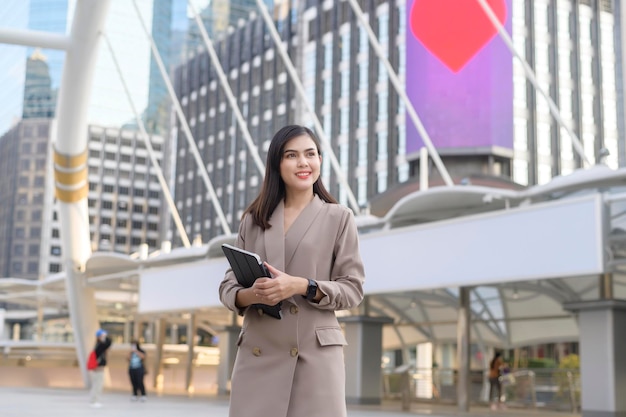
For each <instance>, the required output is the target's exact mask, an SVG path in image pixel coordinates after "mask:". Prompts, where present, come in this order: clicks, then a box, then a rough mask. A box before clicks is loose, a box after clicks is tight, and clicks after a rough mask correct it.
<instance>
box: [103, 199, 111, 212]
mask: <svg viewBox="0 0 626 417" xmlns="http://www.w3.org/2000/svg"><path fill="white" fill-rule="evenodd" d="M102 208H103V209H107V210H111V209H112V208H113V202H112V201H103V202H102Z"/></svg>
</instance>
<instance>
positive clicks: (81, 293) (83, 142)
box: [53, 0, 110, 385]
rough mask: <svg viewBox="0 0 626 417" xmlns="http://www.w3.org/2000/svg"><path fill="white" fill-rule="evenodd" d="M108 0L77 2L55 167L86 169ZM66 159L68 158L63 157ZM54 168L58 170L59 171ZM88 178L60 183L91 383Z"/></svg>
mask: <svg viewBox="0 0 626 417" xmlns="http://www.w3.org/2000/svg"><path fill="white" fill-rule="evenodd" d="M109 4H110V0H81V1H78V2H76V10H75V12H74V19H73V21H74V23H73V25H72V31H71V35H70V37H71V43H70V46H69V49H68V50H67V55H66V58H65V65H64V68H63V78H62V82H61V86H62V87H61V89H60V93H59V100H58V108H57V129H56V132H55V131H53V134H54V133H56V138H54V141H53V142H54V149H55V158H54V160H55V162H60V163H55V171H57V168H58V171H57V172H63V171H62V169H64V168H67V169H73V168H75V167H76V166H77V165H80V164H81V163H83V160H84V165H85V166H84V167H82V168H81V169H83V170H85V171H86V169H87V168H86V158H85V157H83V155H85V156H86V151H87V123H88V120H87V114H88V108H89V101H90V97H91V88H92V82H93V73H94V69H95V64H96V60H97V57H98V41H99V38H100V32H101V31H102V29H103V27H104V23H105V19H106V15H107V11H108V8H109ZM63 161H65V162H66V164H64V163H63ZM55 174H56V172H55ZM83 182H84V184H82V183H80V182H74V183H72V184H71V186H68V187H61V186H60V184H59V181H57V183H56V192H57V197H58V199H59V215H60V224H61V240H62V243H63V260H64V266H65V272H66V291H67V301H68V306H69V310H70V318H71V321H72V327H73V330H74V339H75V341H76V352H77V356H78V363H79V369H80V370H81V374H82V376H83V381H84V382H85V385H88V384H89V382H88V381H89V380H88V374H87V369H86V367H85V366H83V365H84V364H85V363H86V362H87V352H88V351H89V350H90V349H91V348H92V345H93V342H94V337H95V336H94V335H95V331H96V329H97V328H98V317H97V315H96V303H95V297H94V290H93V289H92V288H88V287H87V286H86V285H85V283H84V274H83V273H82V271H84V267H85V263H86V262H87V259H88V258H89V256H91V240H90V237H89V214H88V210H87V193H86V191H85V190H86V187H87V184H86V177H85V179H84V180H83Z"/></svg>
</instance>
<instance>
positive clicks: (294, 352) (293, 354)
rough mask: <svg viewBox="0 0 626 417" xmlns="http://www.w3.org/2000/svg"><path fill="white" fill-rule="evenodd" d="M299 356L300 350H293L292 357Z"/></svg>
mask: <svg viewBox="0 0 626 417" xmlns="http://www.w3.org/2000/svg"><path fill="white" fill-rule="evenodd" d="M296 356H298V348H291V357H293V358H295V357H296Z"/></svg>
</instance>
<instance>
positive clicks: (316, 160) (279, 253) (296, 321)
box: [219, 125, 365, 417]
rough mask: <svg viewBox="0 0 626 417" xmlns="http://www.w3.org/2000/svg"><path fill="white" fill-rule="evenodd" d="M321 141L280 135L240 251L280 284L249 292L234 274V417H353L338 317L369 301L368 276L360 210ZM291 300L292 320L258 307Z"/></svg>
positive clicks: (306, 133)
mask: <svg viewBox="0 0 626 417" xmlns="http://www.w3.org/2000/svg"><path fill="white" fill-rule="evenodd" d="M321 162H322V156H321V154H320V143H319V140H318V139H317V137H316V136H315V134H314V133H313V132H312V131H311V130H310V129H308V128H306V127H303V126H297V125H291V126H285V127H283V128H282V129H280V130H279V131H278V132H276V134H275V135H274V137H273V139H272V141H271V143H270V146H269V149H268V154H267V165H266V170H265V177H264V180H263V184H262V187H261V191H260V193H259V195H258V197H257V198H256V199H255V200H254V201H253V202H252V204H251V205H250V206H249V207H248V208H247V209H246V211H245V213H244V215H243V217H242V220H241V224H240V227H239V233H238V236H237V239H236V242H235V246H237V247H239V248H242V249H244V250H247V251H251V252H255V253H257V254H259V255H260V256H261V257H262V258H263V259H265V260H266V262H265V266H266V267H267V268H268V270H269V272H270V273H271V275H272V277H268V278H258V279H257V280H256V281H255V282H254V284H253V285H252V286H251V287H249V288H244V287H243V286H241V285H240V284H239V283H238V282H237V279H236V278H235V275H234V273H233V272H232V270H230V269H229V270H228V271H227V272H226V274H225V277H224V279H223V281H222V282H221V284H220V288H219V295H220V300H221V301H222V303H223V304H224V305H225V306H226V307H228V308H229V309H230V310H232V311H235V312H238V313H239V314H240V315H243V316H244V322H243V327H242V330H241V333H240V335H239V339H238V342H237V343H238V352H237V356H236V359H235V364H234V368H233V373H232V380H231V397H230V410H229V412H230V414H229V415H230V417H259V416H272V417H296V416H297V417H302V416H306V417H328V416H333V417H345V416H346V414H347V412H346V399H345V370H344V359H343V347H344V346H345V345H346V344H347V343H346V339H345V337H344V335H343V332H342V330H341V327H340V326H339V322H338V320H337V317H336V315H335V311H337V310H345V309H352V308H355V307H357V306H358V305H359V304H360V303H361V301H362V300H363V283H364V279H365V273H364V268H363V263H362V261H361V256H360V254H359V242H358V234H357V228H356V223H355V220H354V216H353V214H352V211H351V210H350V209H348V208H347V207H344V206H342V205H340V204H338V203H337V201H336V200H335V199H334V198H333V196H332V195H330V193H329V192H328V191H327V190H326V188H325V187H324V185H323V183H322V179H321V177H320V167H321ZM279 302H281V309H282V318H281V319H276V318H274V317H271V316H270V315H268V314H264V311H263V309H258V308H256V305H258V304H266V305H277V304H278V303H279Z"/></svg>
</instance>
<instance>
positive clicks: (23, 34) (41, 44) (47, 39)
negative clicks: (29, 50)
mask: <svg viewBox="0 0 626 417" xmlns="http://www.w3.org/2000/svg"><path fill="white" fill-rule="evenodd" d="M0 43H6V44H10V45H22V46H32V47H33V48H44V49H57V50H62V51H67V50H68V49H70V45H71V44H72V39H71V38H70V37H69V36H67V35H61V34H59V33H53V32H43V31H38V30H23V29H13V28H0Z"/></svg>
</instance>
